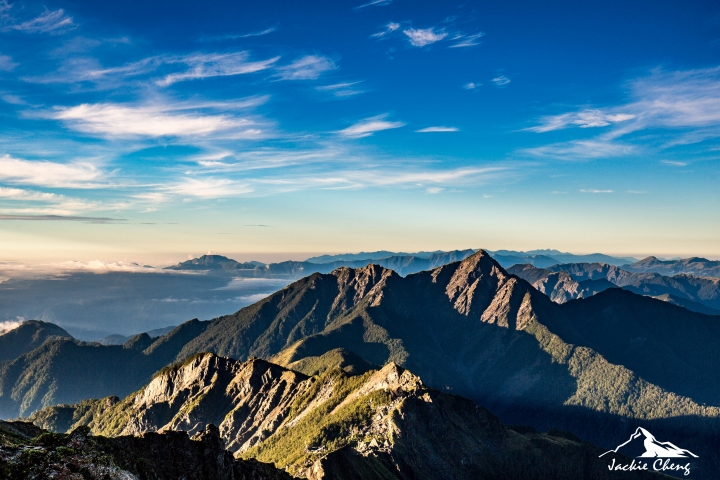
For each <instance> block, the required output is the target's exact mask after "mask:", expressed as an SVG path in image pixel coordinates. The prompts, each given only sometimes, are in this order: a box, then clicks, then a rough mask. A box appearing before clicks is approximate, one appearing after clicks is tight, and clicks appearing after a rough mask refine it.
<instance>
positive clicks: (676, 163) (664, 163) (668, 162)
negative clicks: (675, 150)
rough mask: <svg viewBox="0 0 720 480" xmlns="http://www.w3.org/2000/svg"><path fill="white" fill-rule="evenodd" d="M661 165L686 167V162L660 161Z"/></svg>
mask: <svg viewBox="0 0 720 480" xmlns="http://www.w3.org/2000/svg"><path fill="white" fill-rule="evenodd" d="M660 163H662V164H663V165H670V166H671V167H687V166H688V163H687V162H679V161H677V160H660Z"/></svg>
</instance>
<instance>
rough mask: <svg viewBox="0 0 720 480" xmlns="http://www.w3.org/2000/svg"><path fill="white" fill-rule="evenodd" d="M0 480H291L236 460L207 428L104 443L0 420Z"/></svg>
mask: <svg viewBox="0 0 720 480" xmlns="http://www.w3.org/2000/svg"><path fill="white" fill-rule="evenodd" d="M0 477H2V478H3V479H7V480H29V479H37V480H40V479H46V478H67V479H71V478H73V479H74V478H83V479H92V480H108V479H110V480H128V479H138V480H176V479H178V478H193V479H197V480H276V479H277V480H281V479H282V480H290V478H291V477H290V476H289V475H287V474H286V473H285V472H282V471H280V470H278V469H276V468H274V467H273V466H271V465H267V464H262V463H259V462H257V461H254V460H237V459H234V458H233V457H232V455H231V454H230V453H229V452H227V451H225V450H224V449H223V446H222V441H221V440H220V438H219V437H218V433H217V429H216V428H215V427H213V426H212V425H210V426H209V427H208V428H207V429H206V430H205V431H203V432H201V433H200V434H198V435H196V436H195V437H193V438H192V439H191V438H189V437H188V435H187V434H186V433H184V432H171V433H168V434H164V435H158V434H148V435H144V436H142V437H124V438H102V437H93V436H91V435H88V429H87V428H86V427H81V428H79V429H77V430H75V431H74V432H72V433H71V434H70V435H58V434H50V433H48V432H44V431H43V430H41V429H38V428H37V427H34V426H33V425H28V424H25V423H23V422H3V421H0Z"/></svg>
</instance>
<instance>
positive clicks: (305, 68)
mask: <svg viewBox="0 0 720 480" xmlns="http://www.w3.org/2000/svg"><path fill="white" fill-rule="evenodd" d="M336 68H337V67H336V66H335V63H334V62H333V61H332V60H330V59H329V58H327V57H324V56H322V55H306V56H304V57H302V58H298V59H297V60H295V61H294V62H292V63H291V64H289V65H285V66H283V67H278V71H279V72H280V78H282V79H283V80H315V79H316V78H318V77H319V76H320V75H322V74H323V73H324V72H327V71H328V70H335V69H336Z"/></svg>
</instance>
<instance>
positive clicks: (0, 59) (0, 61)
mask: <svg viewBox="0 0 720 480" xmlns="http://www.w3.org/2000/svg"><path fill="white" fill-rule="evenodd" d="M17 66H18V64H17V63H15V62H13V59H12V57H9V56H7V55H0V71H2V72H9V71H10V70H12V69H13V68H15V67H17Z"/></svg>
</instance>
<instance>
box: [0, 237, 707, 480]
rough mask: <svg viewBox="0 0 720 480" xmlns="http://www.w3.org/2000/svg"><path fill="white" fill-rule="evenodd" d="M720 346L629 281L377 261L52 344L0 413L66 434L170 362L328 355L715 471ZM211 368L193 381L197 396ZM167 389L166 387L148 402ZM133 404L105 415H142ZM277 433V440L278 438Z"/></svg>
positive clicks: (509, 417)
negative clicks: (560, 283) (698, 461)
mask: <svg viewBox="0 0 720 480" xmlns="http://www.w3.org/2000/svg"><path fill="white" fill-rule="evenodd" d="M0 338H1V337H0ZM719 347H720V323H718V318H716V317H711V316H707V315H704V314H700V313H696V312H691V311H688V310H687V309H684V308H681V307H678V306H676V305H672V304H669V303H666V302H662V301H659V300H657V299H653V298H649V297H646V296H641V295H637V294H635V293H632V292H630V291H626V290H622V289H617V288H611V289H607V290H604V291H601V292H599V293H597V294H595V295H593V296H591V297H589V298H580V299H576V300H570V301H567V302H565V303H562V304H558V303H555V302H553V301H551V300H550V298H548V297H547V296H546V295H544V294H543V293H541V292H539V291H538V290H537V289H536V288H534V287H533V286H532V285H531V284H530V283H528V282H526V281H525V280H523V279H522V278H519V277H518V276H515V275H512V274H510V273H508V272H507V271H505V270H504V269H503V268H502V267H501V266H500V265H499V264H498V263H497V262H496V261H495V260H493V258H491V256H490V255H489V254H487V253H486V252H484V251H478V252H476V253H474V254H473V255H471V256H469V257H467V258H465V259H464V260H462V261H456V262H452V263H449V264H446V265H443V266H440V267H437V268H434V269H432V270H429V271H423V272H419V273H415V274H409V275H407V276H405V277H403V276H400V275H398V274H397V273H395V272H394V271H392V270H388V269H385V268H383V267H380V266H377V265H370V266H367V267H364V268H358V269H353V268H347V267H343V268H338V269H336V270H333V271H332V272H330V273H328V274H320V273H314V274H312V275H309V276H308V277H305V278H303V279H301V280H298V281H296V282H294V283H292V284H291V285H288V286H287V287H285V288H283V289H282V290H280V291H278V292H276V293H274V294H272V295H270V296H268V297H267V298H265V299H263V300H260V301H259V302H257V303H255V304H253V305H250V306H248V307H245V308H243V309H241V310H239V311H238V312H236V313H235V314H232V315H225V316H221V317H218V318H216V319H214V320H212V321H207V322H201V321H198V320H193V321H190V322H186V323H185V324H182V325H180V326H179V327H177V328H176V329H174V330H173V331H172V332H170V333H168V334H166V335H165V336H163V337H160V338H158V339H152V338H150V336H149V335H146V334H145V335H138V336H136V337H134V338H133V339H131V340H130V341H128V342H127V343H125V344H124V345H122V346H103V345H100V344H97V343H84V342H79V341H77V340H73V339H68V338H50V339H48V340H47V341H46V342H45V343H44V344H43V345H41V346H40V347H38V348H35V349H34V350H32V351H29V352H27V353H24V354H23V355H21V356H19V357H18V358H16V359H14V360H12V361H6V362H5V363H4V364H2V365H1V366H0V415H2V416H4V417H5V418H7V417H8V416H17V415H29V414H32V413H33V412H35V411H37V410H38V409H41V408H42V407H49V406H53V405H56V404H58V403H62V404H67V406H66V407H63V408H64V410H63V409H61V410H57V411H56V413H53V414H49V413H47V412H46V413H43V414H42V415H44V416H42V415H41V417H42V418H44V419H46V420H42V421H47V425H51V424H52V422H53V421H54V420H53V421H51V420H47V419H52V418H60V417H62V418H64V420H63V421H62V422H64V423H62V424H61V423H57V425H60V426H61V427H68V428H69V427H70V426H72V425H73V424H74V423H75V422H77V421H78V420H80V418H86V419H88V418H90V419H95V413H93V412H95V411H96V410H97V408H96V407H93V404H92V402H89V403H88V402H86V403H85V404H84V406H83V407H82V409H80V410H78V409H77V408H76V407H74V406H73V404H76V403H78V402H81V400H83V399H87V398H103V397H107V396H108V395H115V396H117V397H118V402H120V403H122V402H125V400H123V401H120V400H119V398H123V397H126V396H127V395H129V394H131V392H137V391H138V390H140V389H142V388H143V386H144V385H148V384H149V385H153V382H154V380H153V374H154V373H155V372H158V371H160V373H159V374H158V375H162V374H163V373H167V370H166V371H165V372H163V370H161V369H162V367H164V366H165V365H168V364H170V363H171V362H176V363H175V366H172V367H168V368H170V371H180V370H182V368H181V367H182V366H183V363H184V361H185V360H186V359H190V362H193V361H195V360H197V359H198V358H200V357H193V355H197V354H200V353H202V352H213V353H214V354H215V355H218V356H221V357H232V358H235V359H237V360H238V361H240V362H243V361H248V360H250V359H251V358H255V357H259V358H263V359H265V360H266V361H269V362H272V363H273V364H275V365H277V366H278V367H277V368H280V367H282V368H284V369H290V370H292V371H295V372H298V373H302V374H304V375H315V374H319V375H322V374H323V373H324V372H325V371H326V370H327V367H328V364H330V365H331V366H341V367H342V366H344V367H347V368H349V369H350V370H355V373H356V375H355V376H356V377H361V376H362V375H363V373H361V372H364V371H367V370H368V369H369V368H372V366H374V365H377V366H379V367H381V366H383V365H389V364H394V365H397V366H398V368H400V369H403V370H402V371H405V370H404V369H408V370H409V371H411V372H413V374H414V375H418V376H419V378H421V379H422V384H423V385H427V388H430V389H436V390H438V391H441V392H443V393H450V394H453V395H462V396H464V397H467V398H469V399H470V400H472V401H473V402H476V403H477V404H480V405H483V406H484V407H486V408H488V409H489V410H490V411H492V412H493V413H495V414H497V415H498V416H499V418H500V419H501V420H502V421H503V422H505V423H506V424H511V425H512V424H524V425H531V426H533V427H534V428H536V429H538V430H540V431H548V430H550V429H553V428H559V429H562V430H565V431H569V432H572V433H573V434H575V435H577V436H578V437H580V438H583V439H585V440H589V441H591V442H593V443H595V444H598V445H601V446H603V447H605V448H609V447H611V446H613V445H616V444H617V441H618V439H619V438H627V437H628V436H629V435H630V434H631V433H632V432H633V431H634V429H635V426H636V425H637V423H638V422H642V423H643V424H645V425H648V426H649V427H651V428H652V430H653V431H654V432H656V433H657V434H658V435H661V436H662V437H672V438H673V441H676V442H678V443H679V444H682V445H683V446H686V447H687V448H689V449H690V450H692V451H693V452H695V453H698V455H700V457H701V458H702V459H703V462H705V465H708V469H707V470H706V471H707V472H711V471H713V470H712V468H716V467H718V465H719V464H718V455H717V452H716V451H715V450H714V449H713V447H712V446H713V445H715V444H716V443H717V432H718V431H719V430H720V428H719V423H718V417H720V408H719V407H720V404H718V401H717V399H718V398H720V395H719V394H720V391H719V387H720V383H719V382H718V377H717V376H718V373H717V372H719V371H720V369H719V368H718V367H720V365H718V363H720V360H719V359H718V358H717V355H716V352H717V351H718V348H719ZM329 352H333V353H332V355H330V356H331V357H332V358H333V359H334V360H332V361H329V360H328V357H326V356H325V355H326V354H328V353H329ZM202 358H205V356H202ZM336 363H337V364H336ZM237 368H240V367H237ZM290 370H282V372H287V371H290ZM303 371H304V373H303ZM399 371H400V370H399ZM208 375H209V374H208ZM283 375H284V376H285V377H287V376H288V375H291V374H288V373H283V374H282V375H280V376H281V377H282V376H283ZM401 375H402V374H401ZM155 378H156V379H157V378H159V377H157V376H156V377H155ZM212 378H214V374H213V375H212V376H209V377H208V376H201V378H199V379H196V380H193V381H192V382H191V384H192V385H195V386H196V387H192V386H191V387H190V390H193V389H195V390H194V391H200V390H202V389H203V388H205V387H206V386H208V385H209V384H210V383H212ZM353 378H354V377H353ZM288 381H289V380H288ZM293 381H296V382H297V383H302V382H303V381H305V379H303V378H302V377H297V379H296V380H293ZM289 385H290V384H288V383H285V384H283V387H282V390H286V389H287V388H289ZM221 390H222V389H221ZM163 391H164V390H162V389H160V390H157V389H156V390H154V392H155V394H154V395H151V397H152V398H151V400H152V401H151V402H150V403H148V405H150V404H152V403H153V402H155V401H156V400H158V399H161V398H162V395H165V394H166V393H167V391H165V393H163ZM208 395H210V393H208ZM128 398H137V397H133V396H131V397H128ZM293 398H294V397H293ZM177 401H180V400H177ZM184 401H185V399H182V402H184ZM218 402H219V403H214V402H211V403H210V404H209V405H212V407H208V409H209V410H208V411H215V412H222V411H223V409H222V408H221V405H226V404H227V402H226V401H224V400H222V399H220V400H219V401H218ZM120 403H118V404H120ZM131 403H132V405H133V407H132V408H134V406H137V405H136V403H135V400H133V401H132V402H131ZM146 403H147V402H146ZM160 403H162V402H160ZM200 403H202V402H200ZM123 405H125V407H123V408H121V409H119V410H117V409H115V407H113V408H110V409H106V410H108V411H116V412H117V411H122V410H124V409H130V410H132V409H131V408H130V404H128V403H125V404H123ZM178 405H179V404H178ZM188 405H189V404H188ZM162 408H164V407H162ZM162 408H160V410H157V409H154V410H153V409H152V408H151V409H150V410H152V411H155V412H158V411H160V412H162V411H164V410H162ZM150 410H148V412H150ZM61 412H64V413H61ZM79 412H84V413H79ZM139 412H140V411H136V414H137V415H136V416H138V415H139V417H138V418H145V419H148V418H150V417H148V415H150V413H145V414H143V415H140V413H139ZM184 412H185V411H184V410H181V411H178V412H177V413H176V414H173V417H171V418H170V419H167V421H165V422H164V423H163V424H162V426H160V424H159V423H158V424H157V425H155V426H157V427H158V428H163V427H165V428H175V426H177V425H181V424H182V426H183V428H187V427H188V426H189V424H187V423H182V422H181V423H175V424H173V423H172V422H173V421H174V420H172V419H173V418H177V421H178V422H179V421H181V420H182V421H185V420H183V419H189V418H190V417H188V416H184V415H185V413H184ZM166 413H167V412H166ZM246 413H247V412H246ZM38 415H40V413H38ZM224 418H225V416H224V415H223V416H222V417H218V418H216V421H217V420H223V419H224ZM279 418H280V417H279ZM282 418H284V417H282ZM111 420H112V419H109V420H107V421H106V423H104V424H103V423H98V424H97V425H98V427H97V428H100V427H99V426H100V425H116V426H120V425H125V423H123V421H124V420H123V418H120V417H115V420H117V422H115V423H113V421H115V420H112V421H111ZM125 420H127V419H125ZM37 421H41V419H40V418H39V417H38V419H37ZM148 421H149V420H148ZM187 421H191V419H190V420H187ZM58 422H59V420H58ZM218 423H222V422H218ZM460 423H462V422H460ZM197 424H198V425H200V424H202V421H200V422H197ZM148 425H151V426H152V425H154V424H152V423H150V424H148ZM167 425H170V426H169V427H168V426H167ZM155 426H153V427H152V428H155ZM92 428H96V427H95V425H94V424H93V427H92ZM122 428H123V429H124V428H125V426H123V427H122ZM133 428H134V427H133ZM149 428H150V427H149ZM223 428H224V427H223ZM328 428H330V427H328ZM333 428H334V427H333ZM97 431H98V432H103V433H107V434H112V435H116V434H119V433H122V430H106V429H105V427H103V428H101V429H100V430H97ZM138 431H139V430H138ZM221 431H226V430H222V429H221ZM227 431H230V430H227ZM272 431H273V430H272V429H270V430H269V431H268V435H269V436H268V437H267V440H268V441H269V439H272V438H279V437H277V434H271V432H272ZM330 431H335V430H332V429H331V430H330ZM126 433H127V432H126ZM133 433H135V432H133ZM228 438H229V437H228ZM328 438H329V437H328ZM333 438H334V437H333ZM264 440H265V439H264ZM264 440H263V441H264ZM328 441H330V440H328ZM328 445H334V444H332V443H329V444H328ZM318 448H319V447H318ZM326 448H327V447H326ZM357 448H360V447H359V443H358V444H355V445H354V446H353V447H352V449H353V450H355V451H357ZM283 449H285V447H283ZM345 451H346V452H348V451H347V450H345ZM257 454H258V455H260V453H259V452H258V453H257ZM338 455H339V454H338ZM343 455H345V454H343ZM348 455H354V454H351V453H350V452H348ZM257 458H261V459H262V458H270V457H260V456H258V457H257ZM348 458H349V457H348ZM348 458H346V456H344V457H343V459H342V460H338V461H339V462H340V461H342V462H350V461H351V460H349V459H348ZM272 461H274V462H275V461H276V460H272ZM303 461H304V460H303ZM308 467H309V466H308ZM328 468H330V467H328ZM704 478H712V477H708V476H706V477H704Z"/></svg>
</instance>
